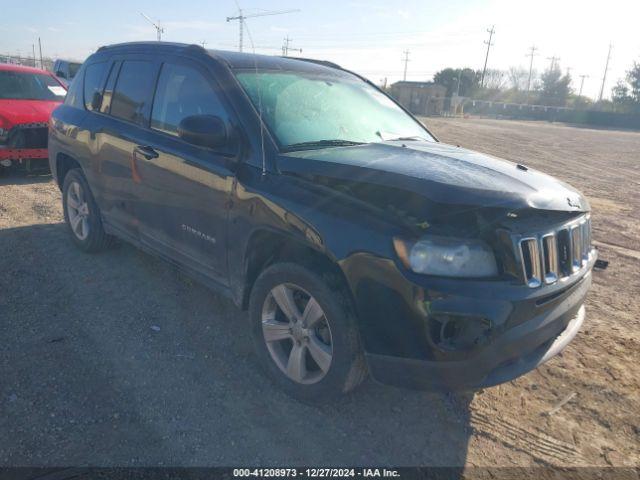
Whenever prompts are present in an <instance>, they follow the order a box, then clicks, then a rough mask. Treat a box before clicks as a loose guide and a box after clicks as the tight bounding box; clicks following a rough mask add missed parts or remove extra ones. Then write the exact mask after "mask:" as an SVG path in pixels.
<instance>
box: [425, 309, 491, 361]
mask: <svg viewBox="0 0 640 480" xmlns="http://www.w3.org/2000/svg"><path fill="white" fill-rule="evenodd" d="M429 334H430V336H431V341H432V342H433V344H434V345H435V346H436V347H437V348H439V349H440V350H444V351H448V352H454V351H467V350H472V349H474V348H476V347H478V346H479V345H482V344H483V343H484V341H485V340H486V339H487V338H488V337H489V336H490V334H491V321H490V320H489V319H487V318H483V317H476V316H465V315H432V316H430V317H429Z"/></svg>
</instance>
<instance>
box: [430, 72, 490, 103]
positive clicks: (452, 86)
mask: <svg viewBox="0 0 640 480" xmlns="http://www.w3.org/2000/svg"><path fill="white" fill-rule="evenodd" d="M458 79H460V96H462V97H471V96H473V94H474V93H475V92H476V91H477V90H478V87H479V85H480V74H479V73H478V72H476V71H475V70H472V69H471V68H445V69H444V70H440V71H439V72H438V73H436V74H435V75H434V76H433V81H434V83H437V84H439V85H444V86H445V87H447V97H451V96H452V95H454V94H455V93H456V92H457V91H458Z"/></svg>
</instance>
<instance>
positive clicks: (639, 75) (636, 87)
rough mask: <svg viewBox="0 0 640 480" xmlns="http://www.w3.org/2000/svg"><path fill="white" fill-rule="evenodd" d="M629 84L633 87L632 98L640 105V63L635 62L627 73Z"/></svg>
mask: <svg viewBox="0 0 640 480" xmlns="http://www.w3.org/2000/svg"><path fill="white" fill-rule="evenodd" d="M627 82H628V83H629V85H630V87H631V89H630V90H631V91H630V95H631V98H633V101H634V102H635V103H638V104H640V63H638V62H633V67H632V68H631V70H629V71H628V72H627ZM614 88H615V87H614Z"/></svg>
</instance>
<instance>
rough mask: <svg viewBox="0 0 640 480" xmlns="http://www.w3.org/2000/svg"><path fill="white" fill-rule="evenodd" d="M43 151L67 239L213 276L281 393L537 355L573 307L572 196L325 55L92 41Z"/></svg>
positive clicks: (577, 255) (427, 382)
mask: <svg viewBox="0 0 640 480" xmlns="http://www.w3.org/2000/svg"><path fill="white" fill-rule="evenodd" d="M49 160H50V164H51V171H52V172H53V174H54V176H55V178H56V179H57V182H58V184H59V186H60V188H61V189H62V193H63V205H64V216H65V221H66V222H67V224H68V226H69V231H70V233H71V238H72V239H73V241H74V242H75V243H76V245H77V246H78V247H79V248H80V249H81V250H84V251H86V252H97V251H99V250H102V249H104V248H106V247H108V246H109V245H110V243H111V242H112V239H113V238H114V237H119V238H121V239H123V240H125V241H128V242H131V243H133V244H135V245H137V246H139V247H142V248H144V249H145V250H148V251H149V252H151V253H153V254H155V255H158V256H160V257H162V258H165V259H167V260H169V261H170V262H172V263H174V264H175V265H177V266H178V267H179V268H181V269H184V270H185V271H187V272H188V273H190V274H191V275H193V276H194V277H196V278H198V279H199V280H201V281H202V282H204V283H205V284H207V285H209V286H211V287H213V288H215V289H216V290H218V291H221V292H223V293H225V294H227V295H229V296H230V297H231V298H233V299H234V300H235V302H236V303H237V304H238V305H239V306H241V307H242V308H248V310H249V314H250V319H251V330H252V333H253V338H254V340H255V347H256V350H257V353H258V356H259V359H260V361H261V362H262V363H263V364H264V365H265V367H266V368H267V369H268V370H269V371H270V373H271V374H272V376H273V377H274V379H275V381H276V382H277V383H278V384H280V385H281V386H282V387H283V388H284V389H285V390H287V391H288V392H289V393H291V394H293V395H295V396H297V397H298V398H302V399H306V400H319V399H323V398H326V397H329V396H332V395H335V394H339V393H341V392H347V391H349V390H350V389H352V388H354V387H355V386H356V385H358V384H359V383H360V382H361V381H362V380H363V379H364V378H365V376H366V375H367V374H368V373H370V374H371V375H372V376H373V377H374V378H375V379H377V380H379V381H381V382H384V383H390V384H395V385H404V386H412V387H419V388H424V389H436V388H437V389H442V388H444V389H473V388H480V387H483V386H489V385H494V384H497V383H500V382H504V381H507V380H509V379H512V378H514V377H516V376H518V375H521V374H523V373H525V372H527V371H529V370H530V369H532V368H534V367H536V366H537V365H540V364H541V363H542V362H545V361H546V360H548V359H549V358H551V357H552V356H553V355H555V354H557V353H558V352H559V351H561V350H562V349H563V348H564V347H565V346H566V345H567V344H568V343H569V341H570V340H571V339H572V338H573V337H574V336H575V335H576V333H577V331H578V329H579V328H580V325H581V324H582V322H583V320H584V306H583V302H584V299H585V295H586V294H587V291H588V290H589V287H590V285H591V269H592V267H593V264H594V262H595V258H596V254H595V250H594V249H593V248H592V247H591V242H590V230H591V227H590V213H589V210H590V208H589V205H588V203H587V201H586V200H585V198H584V197H583V196H582V195H580V194H579V193H578V192H577V191H576V190H574V189H573V188H571V187H570V186H568V185H566V184H564V183H561V182H559V181H557V180H555V179H554V178H552V177H549V176H547V175H545V174H543V173H540V172H537V171H534V170H532V169H529V168H527V167H525V166H523V165H520V164H517V165H516V164H513V163H510V162H506V161H503V160H498V159H496V158H492V157H489V156H486V155H482V154H479V153H475V152H472V151H469V150H465V149H462V148H459V147H455V146H451V145H446V144H443V143H440V142H438V141H437V140H436V138H435V137H434V136H433V135H432V134H430V133H429V131H428V130H427V129H425V127H424V126H423V125H422V124H421V123H420V122H418V121H417V120H416V119H415V118H413V117H412V116H411V115H410V114H409V113H407V112H406V111H405V110H404V109H403V108H402V107H400V106H399V105H398V104H397V103H395V102H394V100H392V99H391V98H389V97H388V96H387V95H386V94H385V93H383V92H382V91H380V90H379V89H378V88H376V87H375V86H374V85H373V84H371V83H370V82H369V81H367V80H366V79H364V78H362V77H359V76H358V75H356V74H354V73H351V72H348V71H346V70H344V69H341V68H340V67H338V66H337V65H334V64H331V63H328V62H321V61H315V60H306V59H293V58H280V57H269V56H259V55H250V54H242V53H231V52H220V51H212V50H205V49H203V48H200V47H198V46H195V45H181V44H169V43H132V44H122V45H114V46H109V47H103V48H100V49H99V50H98V51H97V52H96V53H95V54H94V55H92V56H91V57H90V58H89V59H88V60H87V61H86V62H85V63H84V64H83V66H82V68H81V70H80V72H79V74H78V76H77V77H76V79H75V80H74V81H73V83H72V84H71V87H70V90H69V93H68V95H67V97H66V101H65V103H64V104H63V105H61V106H60V107H59V108H57V109H56V110H55V112H54V113H53V117H52V119H51V126H50V136H49Z"/></svg>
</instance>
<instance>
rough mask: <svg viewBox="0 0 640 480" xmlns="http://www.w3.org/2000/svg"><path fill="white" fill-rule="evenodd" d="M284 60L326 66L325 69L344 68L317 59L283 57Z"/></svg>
mask: <svg viewBox="0 0 640 480" xmlns="http://www.w3.org/2000/svg"><path fill="white" fill-rule="evenodd" d="M282 58H287V59H291V60H300V61H302V62H309V63H315V64H318V65H324V66H325V67H332V68H338V69H340V70H342V67H341V66H340V65H338V64H337V63H333V62H329V61H328V60H316V59H315V58H304V57H282Z"/></svg>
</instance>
